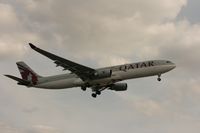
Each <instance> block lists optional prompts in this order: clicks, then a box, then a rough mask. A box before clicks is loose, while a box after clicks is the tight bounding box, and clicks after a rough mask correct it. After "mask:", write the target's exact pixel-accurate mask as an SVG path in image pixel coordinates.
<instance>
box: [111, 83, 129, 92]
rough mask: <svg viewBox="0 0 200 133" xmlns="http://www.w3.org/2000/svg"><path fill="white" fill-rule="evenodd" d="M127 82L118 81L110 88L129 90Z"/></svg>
mask: <svg viewBox="0 0 200 133" xmlns="http://www.w3.org/2000/svg"><path fill="white" fill-rule="evenodd" d="M127 87H128V86H127V83H116V84H113V85H112V86H111V87H110V90H114V91H126V90H127Z"/></svg>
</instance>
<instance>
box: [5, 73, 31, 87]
mask: <svg viewBox="0 0 200 133" xmlns="http://www.w3.org/2000/svg"><path fill="white" fill-rule="evenodd" d="M4 76H6V77H8V78H11V79H13V80H15V81H18V84H20V85H30V83H31V82H30V81H27V80H24V79H20V78H18V77H15V76H12V75H4Z"/></svg>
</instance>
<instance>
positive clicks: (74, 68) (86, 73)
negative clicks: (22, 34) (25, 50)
mask: <svg viewBox="0 0 200 133" xmlns="http://www.w3.org/2000/svg"><path fill="white" fill-rule="evenodd" d="M29 45H30V47H31V48H32V49H33V50H35V51H37V52H38V53H40V54H42V55H44V56H46V57H48V58H49V59H51V60H53V61H54V63H55V64H56V65H57V66H61V67H63V68H64V70H69V71H71V72H72V73H75V74H76V75H77V76H79V77H80V78H81V79H82V80H83V81H85V80H88V79H92V77H93V74H94V73H95V69H92V68H90V67H87V66H84V65H81V64H78V63H75V62H72V61H70V60H67V59H64V58H62V57H59V56H57V55H54V54H52V53H49V52H47V51H44V50H42V49H40V48H38V47H36V46H34V45H33V44H32V43H29Z"/></svg>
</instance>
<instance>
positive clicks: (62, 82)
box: [33, 60, 175, 89]
mask: <svg viewBox="0 0 200 133" xmlns="http://www.w3.org/2000/svg"><path fill="white" fill-rule="evenodd" d="M174 68H175V64H174V63H172V62H170V61H165V60H153V61H145V62H139V63H132V64H125V65H118V66H113V67H107V68H101V69H111V70H112V75H111V77H109V78H103V79H96V80H90V81H87V83H89V84H90V85H91V86H95V85H100V86H101V85H102V86H103V85H107V84H112V83H115V82H118V81H122V80H127V79H133V78H141V77H148V76H155V75H161V74H163V73H166V72H168V71H170V70H172V69H174ZM97 70H98V69H97ZM99 70H100V69H99ZM85 83H86V81H83V80H82V79H80V78H79V77H78V76H77V75H75V74H62V75H56V76H49V77H43V78H39V80H38V84H37V85H35V86H33V87H37V88H46V89H65V88H72V87H80V86H83V85H85Z"/></svg>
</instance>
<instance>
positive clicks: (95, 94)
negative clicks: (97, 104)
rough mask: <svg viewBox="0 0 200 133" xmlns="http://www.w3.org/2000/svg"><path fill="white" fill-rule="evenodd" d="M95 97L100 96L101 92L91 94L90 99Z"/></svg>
mask: <svg viewBox="0 0 200 133" xmlns="http://www.w3.org/2000/svg"><path fill="white" fill-rule="evenodd" d="M97 95H101V91H99V90H97V91H95V92H94V93H92V97H94V98H96V97H97Z"/></svg>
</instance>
